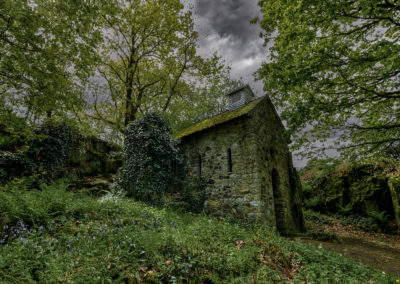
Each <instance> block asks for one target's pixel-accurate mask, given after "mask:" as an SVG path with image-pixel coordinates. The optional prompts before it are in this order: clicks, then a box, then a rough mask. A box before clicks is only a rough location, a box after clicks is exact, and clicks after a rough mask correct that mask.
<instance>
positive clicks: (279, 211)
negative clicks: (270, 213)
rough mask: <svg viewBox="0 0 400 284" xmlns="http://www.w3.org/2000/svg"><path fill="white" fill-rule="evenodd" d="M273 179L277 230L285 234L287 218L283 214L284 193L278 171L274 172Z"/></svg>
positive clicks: (274, 170)
mask: <svg viewBox="0 0 400 284" xmlns="http://www.w3.org/2000/svg"><path fill="white" fill-rule="evenodd" d="M271 178H272V189H273V192H274V204H275V218H276V229H277V230H278V232H283V230H284V221H285V218H284V212H283V200H282V191H281V188H280V179H279V173H278V171H277V170H276V169H273V170H272V173H271Z"/></svg>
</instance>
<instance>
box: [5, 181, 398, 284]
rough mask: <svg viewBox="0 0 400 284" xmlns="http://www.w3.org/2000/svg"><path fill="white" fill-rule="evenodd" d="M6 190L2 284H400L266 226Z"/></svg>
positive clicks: (119, 201) (62, 186)
mask: <svg viewBox="0 0 400 284" xmlns="http://www.w3.org/2000/svg"><path fill="white" fill-rule="evenodd" d="M24 187H26V185H25V184H23V183H20V184H18V183H14V184H11V185H8V186H7V187H6V188H5V187H3V188H1V189H0V200H2V202H1V204H0V224H1V227H0V271H1V272H2V273H1V274H0V282H1V283H17V282H27V283H30V282H35V281H37V282H40V283H47V282H51V283H54V282H75V283H98V282H104V283H108V282H113V283H119V282H123V283H159V282H163V283H282V282H283V283H285V282H288V283H300V282H301V283H304V282H305V283H395V281H396V280H398V279H396V277H395V276H394V275H390V274H384V273H382V271H375V270H373V269H370V268H368V267H365V266H362V265H360V264H357V263H355V262H353V261H351V260H350V259H347V258H345V257H343V256H342V255H340V254H337V253H333V252H329V251H326V250H324V249H322V248H314V247H313V246H312V245H308V244H303V243H300V242H299V241H296V240H288V239H285V238H281V237H279V236H278V235H277V234H275V233H274V232H272V231H271V230H270V229H268V228H267V227H265V226H263V225H260V224H258V225H252V224H246V223H239V222H237V221H233V220H223V219H215V218H210V217H206V216H201V215H192V214H184V213H176V212H173V211H170V210H168V209H160V208H154V207H149V206H147V205H145V204H143V203H138V202H135V201H133V200H129V199H126V198H123V197H116V196H115V195H111V194H109V195H107V196H105V197H102V198H100V199H93V198H92V197H89V196H87V195H84V194H77V193H67V192H66V188H67V187H68V184H67V183H65V182H59V183H56V184H53V185H51V186H44V185H43V186H41V191H39V190H29V188H28V189H24Z"/></svg>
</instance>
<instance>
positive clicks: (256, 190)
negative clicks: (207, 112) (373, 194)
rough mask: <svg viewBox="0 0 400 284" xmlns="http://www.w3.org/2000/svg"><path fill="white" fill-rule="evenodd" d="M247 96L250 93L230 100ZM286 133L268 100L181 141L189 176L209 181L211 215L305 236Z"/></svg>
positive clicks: (204, 125)
mask: <svg viewBox="0 0 400 284" xmlns="http://www.w3.org/2000/svg"><path fill="white" fill-rule="evenodd" d="M243 90H245V91H246V95H248V94H249V90H250V88H249V87H248V86H245V87H244V88H242V89H239V90H238V91H236V92H234V93H232V94H230V95H231V96H232V95H235V96H237V95H238V94H237V92H240V91H243ZM250 92H251V90H250ZM251 94H252V92H251ZM230 109H231V108H230ZM284 130H285V129H284V127H283V125H282V122H281V120H280V118H279V116H278V114H277V112H276V110H275V108H274V106H273V105H272V102H271V101H270V99H269V98H268V97H267V96H265V97H262V98H258V99H256V98H253V100H252V101H251V102H249V103H247V104H246V105H244V106H242V107H239V108H237V109H233V110H230V111H228V112H225V113H222V114H220V115H217V116H215V117H212V118H209V119H206V120H204V121H202V122H200V123H198V124H196V125H194V126H191V127H189V128H187V129H185V130H183V131H182V132H181V133H179V134H178V135H177V138H179V139H180V140H181V144H180V147H181V150H182V151H183V153H184V156H185V159H186V163H187V165H188V174H189V176H200V175H201V176H204V177H205V178H206V180H207V181H208V185H207V188H206V202H205V204H204V208H205V210H206V212H208V213H209V214H211V215H214V216H231V217H235V218H245V219H249V220H252V221H261V222H267V223H268V224H269V225H270V226H272V227H274V228H276V229H277V230H278V231H279V232H282V233H290V232H298V231H302V230H303V227H304V226H303V216H302V207H301V199H302V193H301V185H300V182H299V178H298V175H297V172H296V170H295V168H294V167H293V163H292V156H291V153H290V152H289V149H288V145H287V144H288V139H287V138H286V137H285V135H284V134H285V131H284Z"/></svg>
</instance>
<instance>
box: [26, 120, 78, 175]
mask: <svg viewBox="0 0 400 284" xmlns="http://www.w3.org/2000/svg"><path fill="white" fill-rule="evenodd" d="M34 132H35V134H36V136H35V138H34V139H32V140H31V141H30V142H29V149H28V151H27V153H26V156H27V157H28V158H29V159H31V160H32V161H34V162H35V163H36V164H37V170H38V173H39V174H40V175H41V176H42V178H44V179H45V180H47V181H48V180H50V179H54V178H56V177H59V176H60V175H61V173H62V171H63V169H64V166H65V164H66V162H67V159H68V158H69V156H70V155H71V153H72V150H73V149H74V148H75V147H76V143H77V141H78V139H77V138H78V133H77V132H76V131H74V130H73V129H72V128H71V127H70V126H68V125H66V124H64V123H63V124H59V125H57V124H53V123H45V124H43V125H42V126H41V127H39V128H37V129H35V131H34Z"/></svg>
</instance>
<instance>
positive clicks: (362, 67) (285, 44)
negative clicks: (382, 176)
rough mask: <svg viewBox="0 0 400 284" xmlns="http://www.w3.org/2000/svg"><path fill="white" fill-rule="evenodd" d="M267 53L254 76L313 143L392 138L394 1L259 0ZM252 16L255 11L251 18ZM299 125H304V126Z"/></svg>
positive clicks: (360, 148) (397, 29)
mask: <svg viewBox="0 0 400 284" xmlns="http://www.w3.org/2000/svg"><path fill="white" fill-rule="evenodd" d="M259 5H260V7H261V9H262V15H263V16H262V19H261V20H260V25H261V28H262V34H261V36H262V37H263V38H264V39H265V44H266V45H267V46H269V51H270V53H269V58H268V59H267V61H266V62H264V63H263V65H262V67H261V68H260V70H259V72H258V76H259V78H260V79H262V81H263V82H264V86H265V90H267V91H268V92H269V94H270V96H271V97H272V99H273V101H274V102H275V103H276V104H277V105H278V106H279V107H280V108H281V110H282V116H283V118H284V119H285V120H286V122H287V125H288V127H289V129H290V130H291V132H292V133H295V135H296V136H297V139H295V140H296V141H297V143H296V146H298V147H300V146H301V145H302V146H304V145H305V146H307V148H308V150H312V149H313V145H315V142H316V141H317V140H320V141H321V142H322V143H323V142H324V141H327V139H329V138H332V137H334V136H336V137H340V139H339V140H338V141H339V144H340V145H336V146H335V147H339V148H342V149H351V150H352V153H354V154H356V155H359V154H369V153H380V152H381V151H382V150H384V149H385V148H390V147H393V146H395V145H396V144H397V143H399V141H400V122H399V118H400V116H399V111H398V108H399V99H400V81H399V74H400V61H399V60H398V56H399V52H400V45H399V38H400V14H399V11H400V5H399V3H398V2H397V1H392V0H363V1H347V0H340V1H334V0H327V1H317V2H316V1H311V0H294V1H292V0H291V1H287V0H284V1H281V0H268V1H266V0H261V1H259ZM256 20H257V19H256ZM304 129H305V130H304Z"/></svg>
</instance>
